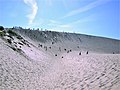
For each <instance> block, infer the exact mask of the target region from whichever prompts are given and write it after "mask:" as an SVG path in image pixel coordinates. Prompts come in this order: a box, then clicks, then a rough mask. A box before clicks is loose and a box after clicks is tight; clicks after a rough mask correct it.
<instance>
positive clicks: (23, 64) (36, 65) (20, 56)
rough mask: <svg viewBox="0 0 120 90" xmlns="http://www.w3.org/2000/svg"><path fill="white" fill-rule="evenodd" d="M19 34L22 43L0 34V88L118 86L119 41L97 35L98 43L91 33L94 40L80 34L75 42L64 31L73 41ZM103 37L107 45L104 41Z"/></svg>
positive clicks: (110, 89)
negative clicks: (9, 40) (79, 39)
mask: <svg viewBox="0 0 120 90" xmlns="http://www.w3.org/2000/svg"><path fill="white" fill-rule="evenodd" d="M22 36H23V37H24V39H22V40H24V43H23V42H22V40H19V39H17V38H16V37H13V38H14V40H13V41H12V42H16V43H17V44H14V43H13V44H9V43H7V42H6V40H4V39H2V38H0V90H119V88H120V54H118V53H119V48H118V47H119V45H118V44H119V41H117V40H110V39H104V38H103V39H100V38H99V39H100V41H101V46H97V45H98V44H97V43H96V44H95V42H97V41H98V38H97V40H96V39H95V37H94V40H96V41H94V40H93V41H91V42H90V41H89V39H87V38H86V36H83V37H81V40H82V42H81V43H80V44H79V43H78V41H75V40H76V36H74V35H73V36H74V37H73V36H71V35H68V36H69V37H72V38H73V42H71V39H70V40H68V39H67V38H61V37H60V38H59V37H58V36H57V38H58V39H59V41H58V42H55V41H54V40H48V41H46V42H44V43H43V42H41V41H40V40H36V41H35V40H34V39H31V37H29V36H27V35H26V36H25V35H23V34H22ZM51 36H52V35H51ZM51 36H49V37H51ZM68 36H67V37H68ZM74 39H75V40H74ZM85 39H86V40H85ZM25 40H26V41H25ZM84 40H85V41H84ZM90 40H92V39H90ZM87 41H88V42H87ZM106 41H107V43H109V45H107V44H106V43H105V44H104V42H106ZM52 42H55V43H54V44H52ZM93 42H94V43H93ZM112 42H114V43H112ZM19 43H22V44H23V45H22V44H19ZM87 43H88V44H87ZM90 43H91V44H90ZM110 43H111V44H110ZM39 44H40V45H42V47H41V46H39ZM89 44H90V46H89ZM94 44H95V45H94ZM103 44H104V45H103ZM10 46H12V47H15V46H16V47H17V48H19V47H20V49H21V51H14V50H13V49H12V48H10ZM45 46H46V47H47V50H46V47H45ZM78 46H79V48H78ZM95 46H96V47H95ZM104 46H105V47H104ZM108 46H109V47H108ZM16 47H15V48H16ZM50 47H51V48H50ZM103 47H104V48H103ZM112 47H113V48H112ZM106 48H107V49H106ZM64 49H66V50H64ZM104 49H105V50H104ZM70 50H71V51H70ZM113 50H114V52H116V54H112V53H113ZM87 51H89V53H88V54H86V52H87ZM80 52H81V55H79V53H80Z"/></svg>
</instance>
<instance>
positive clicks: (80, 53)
mask: <svg viewBox="0 0 120 90" xmlns="http://www.w3.org/2000/svg"><path fill="white" fill-rule="evenodd" d="M86 54H88V51H87V52H86ZM79 55H82V52H79Z"/></svg>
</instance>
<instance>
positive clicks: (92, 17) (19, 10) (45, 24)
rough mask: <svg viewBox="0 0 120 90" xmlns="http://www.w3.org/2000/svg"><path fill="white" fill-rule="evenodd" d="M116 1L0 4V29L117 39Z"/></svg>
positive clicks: (10, 0)
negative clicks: (1, 27)
mask: <svg viewBox="0 0 120 90" xmlns="http://www.w3.org/2000/svg"><path fill="white" fill-rule="evenodd" d="M119 5H120V0H0V25H3V26H4V27H13V26H22V27H24V28H28V27H30V28H43V29H48V30H53V31H61V32H62V31H64V32H76V33H83V34H90V35H95V36H103V37H109V38H116V39H120V27H119V23H120V17H119V15H120V7H119Z"/></svg>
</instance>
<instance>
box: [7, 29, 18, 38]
mask: <svg viewBox="0 0 120 90" xmlns="http://www.w3.org/2000/svg"><path fill="white" fill-rule="evenodd" d="M8 33H9V34H10V35H12V36H18V35H17V33H15V32H14V31H12V30H11V29H9V30H8Z"/></svg>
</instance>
